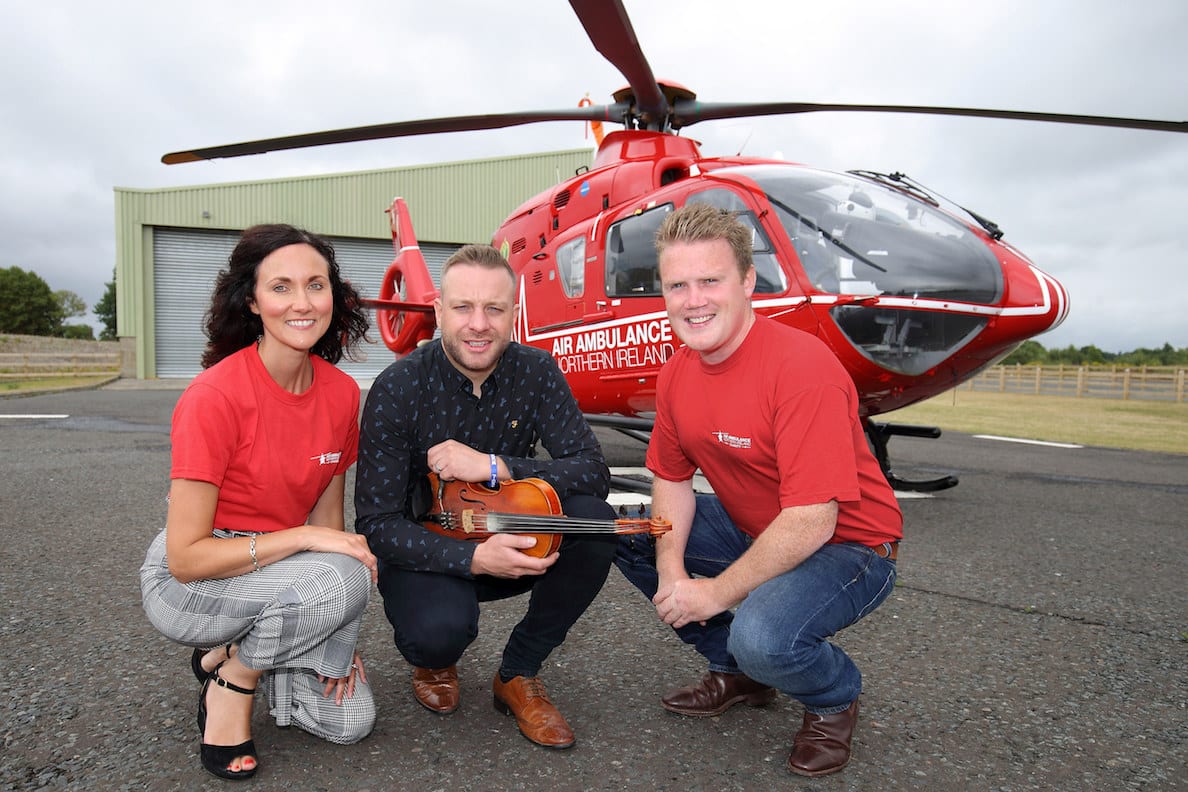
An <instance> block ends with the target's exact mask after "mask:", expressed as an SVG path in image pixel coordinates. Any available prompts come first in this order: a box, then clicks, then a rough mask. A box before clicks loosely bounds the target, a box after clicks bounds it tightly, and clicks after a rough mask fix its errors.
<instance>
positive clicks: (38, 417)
mask: <svg viewBox="0 0 1188 792" xmlns="http://www.w3.org/2000/svg"><path fill="white" fill-rule="evenodd" d="M69 417H70V416H69V415H65V414H62V415H37V414H34V413H29V414H27V415H21V414H19V413H14V414H11V415H5V414H3V413H0V418H21V419H24V420H29V421H40V420H43V419H46V418H69Z"/></svg>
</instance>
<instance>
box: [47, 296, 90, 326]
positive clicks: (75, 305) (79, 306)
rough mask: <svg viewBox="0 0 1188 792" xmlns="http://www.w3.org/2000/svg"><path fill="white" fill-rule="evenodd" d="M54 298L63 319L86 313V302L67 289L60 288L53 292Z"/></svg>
mask: <svg viewBox="0 0 1188 792" xmlns="http://www.w3.org/2000/svg"><path fill="white" fill-rule="evenodd" d="M54 299H55V300H57V301H58V307H59V308H61V309H62V319H63V320H65V319H70V318H72V317H75V316H86V315H87V304H86V303H85V302H83V298H82V297H79V296H78V295H77V294H75V293H74V292H72V291H70V290H69V289H60V290H59V291H56V292H54Z"/></svg>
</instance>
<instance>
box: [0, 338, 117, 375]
mask: <svg viewBox="0 0 1188 792" xmlns="http://www.w3.org/2000/svg"><path fill="white" fill-rule="evenodd" d="M0 354H3V355H61V356H63V357H67V356H69V355H72V354H87V355H92V354H109V355H119V356H120V376H121V377H135V376H136V344H135V339H134V338H123V339H120V340H119V341H86V340H82V339H75V338H56V337H54V336H30V335H12V334H10V333H0Z"/></svg>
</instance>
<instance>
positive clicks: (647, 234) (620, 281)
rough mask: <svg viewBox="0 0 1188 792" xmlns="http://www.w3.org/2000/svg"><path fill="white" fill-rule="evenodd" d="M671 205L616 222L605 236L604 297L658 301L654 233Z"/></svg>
mask: <svg viewBox="0 0 1188 792" xmlns="http://www.w3.org/2000/svg"><path fill="white" fill-rule="evenodd" d="M671 211H672V204H665V205H663V206H658V207H656V208H655V209H650V210H648V211H647V212H643V213H642V214H637V215H632V216H631V217H628V218H625V219H623V220H620V221H619V222H617V223H615V224H614V225H612V226H611V227H610V230H609V231H608V232H607V235H606V295H607V296H608V297H658V296H660V273H659V271H658V269H657V262H656V232H657V231H658V230H659V229H660V224H661V223H662V222H664V218H665V217H667V216H668V213H669V212H671Z"/></svg>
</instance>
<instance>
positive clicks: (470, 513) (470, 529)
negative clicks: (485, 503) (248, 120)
mask: <svg viewBox="0 0 1188 792" xmlns="http://www.w3.org/2000/svg"><path fill="white" fill-rule="evenodd" d="M462 530H463V532H465V533H474V509H463V510H462Z"/></svg>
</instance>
